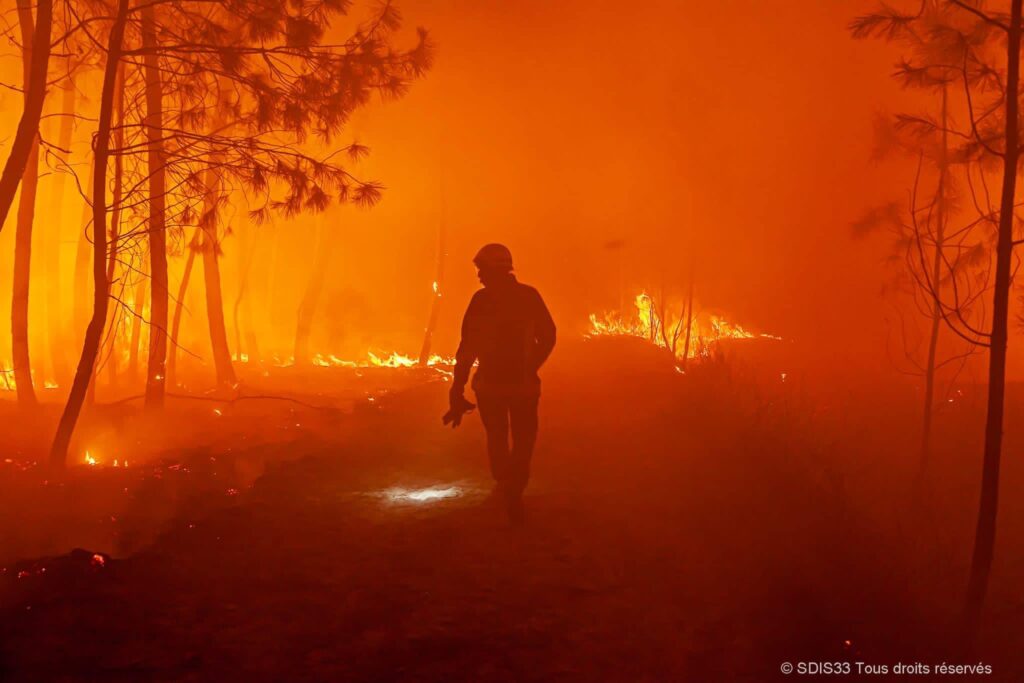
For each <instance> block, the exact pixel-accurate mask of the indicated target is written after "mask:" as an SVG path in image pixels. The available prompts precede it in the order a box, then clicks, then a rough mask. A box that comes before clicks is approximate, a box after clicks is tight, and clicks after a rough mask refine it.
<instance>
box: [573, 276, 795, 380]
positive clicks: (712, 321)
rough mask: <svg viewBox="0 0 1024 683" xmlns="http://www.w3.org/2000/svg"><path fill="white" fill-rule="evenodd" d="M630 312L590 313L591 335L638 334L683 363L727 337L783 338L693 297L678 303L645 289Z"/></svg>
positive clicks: (706, 354)
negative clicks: (731, 317)
mask: <svg viewBox="0 0 1024 683" xmlns="http://www.w3.org/2000/svg"><path fill="white" fill-rule="evenodd" d="M633 304H634V308H633V309H632V310H629V311H613V312H606V313H603V314H601V315H597V314H591V315H590V329H589V331H588V333H587V336H588V337H603V336H612V337H636V338H639V339H645V340H647V341H648V342H649V343H651V344H653V345H655V346H657V347H660V348H662V349H665V350H667V351H669V352H670V353H671V354H672V355H673V356H674V357H675V358H676V359H678V360H679V361H680V363H681V364H683V365H685V364H686V362H687V361H688V360H694V359H696V360H700V359H706V358H709V357H711V356H712V355H714V353H715V352H716V351H717V350H718V347H719V345H720V343H721V342H723V341H725V340H757V339H761V340H771V341H780V340H781V339H782V338H781V337H778V336H775V335H772V334H764V333H754V332H751V331H749V330H747V329H745V328H743V327H742V326H740V325H737V324H735V323H732V322H729V321H728V320H726V319H725V318H724V317H722V316H720V315H716V314H714V313H711V312H709V311H706V310H703V309H701V308H700V307H699V305H697V304H695V303H694V302H693V300H692V298H691V299H690V300H688V301H686V302H682V303H678V304H674V303H670V302H669V301H668V300H667V298H664V297H655V296H653V295H651V294H648V293H646V292H641V293H640V294H638V295H637V296H636V297H635V298H634V300H633Z"/></svg>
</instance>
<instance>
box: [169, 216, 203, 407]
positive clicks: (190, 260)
mask: <svg viewBox="0 0 1024 683" xmlns="http://www.w3.org/2000/svg"><path fill="white" fill-rule="evenodd" d="M198 249H199V230H198V229H197V230H196V231H195V233H193V235H192V239H191V240H189V244H188V257H187V258H186V259H185V272H184V273H182V274H181V284H180V285H178V298H177V300H176V301H175V302H174V317H173V318H172V320H171V348H170V349H168V351H167V382H168V384H170V386H172V387H173V386H175V383H176V382H177V381H178V379H177V377H178V331H179V330H180V329H181V311H182V309H183V308H185V293H186V292H188V283H189V281H190V280H191V279H192V266H193V265H195V262H196V251H198Z"/></svg>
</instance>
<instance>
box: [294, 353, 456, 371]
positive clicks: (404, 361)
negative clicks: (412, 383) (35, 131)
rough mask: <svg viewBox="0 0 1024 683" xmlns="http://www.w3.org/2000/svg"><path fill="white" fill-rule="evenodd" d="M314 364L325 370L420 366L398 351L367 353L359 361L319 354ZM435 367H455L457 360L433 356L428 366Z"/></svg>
mask: <svg viewBox="0 0 1024 683" xmlns="http://www.w3.org/2000/svg"><path fill="white" fill-rule="evenodd" d="M313 364H314V365H319V366H320V367H323V368H329V367H340V368H412V367H416V366H417V365H419V359H417V358H413V357H412V356H408V355H406V354H404V353H399V352H397V351H392V352H391V353H389V354H386V355H385V354H381V355H377V354H376V353H374V352H373V351H367V353H366V358H365V359H364V360H358V361H354V360H346V359H344V358H339V357H338V356H335V355H334V354H323V353H318V354H316V355H315V356H313ZM435 365H455V359H454V358H448V357H445V356H439V355H437V354H433V355H431V356H430V358H429V359H427V366H428V367H431V366H435Z"/></svg>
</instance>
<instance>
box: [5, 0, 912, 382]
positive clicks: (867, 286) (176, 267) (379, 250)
mask: <svg viewBox="0 0 1024 683" xmlns="http://www.w3.org/2000/svg"><path fill="white" fill-rule="evenodd" d="M870 6H871V5H870V3H864V2H858V3H822V2H816V1H813V0H803V1H800V2H786V3H768V4H766V3H760V2H754V1H752V0H742V1H741V0H730V1H728V2H713V3H678V2H667V1H661V2H653V3H644V4H641V5H637V6H633V7H629V8H623V6H622V5H621V3H612V2H598V3H594V2H586V3H584V2H577V1H573V2H562V3H550V2H543V1H540V0H528V1H527V0H522V1H517V2H508V3H471V2H456V1H454V0H444V1H427V0H418V1H417V0H407V1H406V2H404V3H402V4H401V9H402V12H403V15H404V18H405V23H406V28H405V29H404V31H405V33H406V34H407V37H409V40H410V41H411V36H412V32H413V29H414V28H415V27H416V26H424V27H426V28H428V29H429V30H430V32H431V35H432V36H433V39H434V41H435V42H436V44H437V59H436V62H435V64H434V67H433V68H432V69H431V71H430V72H429V73H428V74H427V76H426V78H425V79H423V80H420V81H417V82H415V83H413V85H412V88H411V90H410V91H409V93H408V94H407V95H406V96H405V97H403V98H401V99H398V100H395V101H390V102H384V103H375V104H374V105H373V106H371V107H369V108H366V109H364V110H360V111H359V112H357V114H356V115H355V117H354V118H353V120H352V122H351V125H350V126H349V128H348V131H347V135H343V137H342V139H341V140H340V141H339V142H343V143H347V142H348V141H349V140H351V139H356V140H359V141H360V142H361V143H363V144H366V145H368V146H369V147H370V149H371V153H370V156H369V157H368V158H367V159H366V160H364V161H362V162H360V163H359V164H358V165H357V166H355V167H354V170H355V172H356V174H357V175H358V176H360V177H361V178H365V179H374V180H379V181H380V182H382V183H383V184H384V185H385V186H386V188H387V189H386V191H385V194H384V199H383V201H382V202H381V203H380V204H379V205H378V206H376V207H374V208H373V209H370V210H358V209H355V208H351V207H344V208H341V209H338V208H332V209H330V210H329V211H328V212H327V213H326V214H325V215H323V216H322V217H319V218H317V217H311V216H308V215H303V216H300V217H298V218H296V219H291V220H288V219H284V218H281V217H276V218H275V219H274V220H273V222H272V223H271V224H268V225H264V226H261V227H258V228H255V230H253V231H252V232H251V233H250V234H251V235H253V236H255V238H256V239H257V240H258V241H259V247H258V248H257V250H256V252H255V256H254V260H253V265H252V271H251V272H252V273H253V282H252V285H251V287H252V295H253V301H257V302H259V303H258V304H257V306H256V311H255V313H254V327H255V329H256V331H257V332H258V336H259V338H260V339H261V344H262V345H263V346H264V348H265V349H267V350H273V351H274V352H275V353H276V354H277V355H279V356H280V357H281V358H287V357H288V356H289V354H290V353H291V351H292V344H293V340H294V330H295V316H296V307H297V302H298V301H299V300H300V298H301V294H302V291H303V289H304V287H305V286H306V281H307V279H308V273H309V265H310V263H311V259H310V254H311V252H313V251H316V250H317V246H316V244H317V242H316V230H315V226H316V225H318V221H325V222H326V225H328V226H330V227H331V228H332V229H334V230H337V231H338V232H337V240H338V242H337V251H336V253H335V254H334V256H333V262H332V264H331V268H330V270H329V275H328V281H327V282H326V284H325V291H324V297H323V298H322V300H321V304H320V308H319V313H318V316H317V321H316V322H315V323H314V329H313V343H312V346H313V348H314V350H316V351H320V352H323V353H332V354H339V355H342V356H347V357H356V356H361V355H362V354H364V353H365V352H366V351H367V350H378V351H381V350H383V351H391V350H396V349H397V350H400V351H402V352H404V353H409V354H415V353H416V351H417V349H418V347H419V343H420V339H421V334H422V329H423V327H424V325H425V323H426V318H427V314H428V306H429V302H430V297H431V286H432V282H433V281H434V279H435V271H436V262H435V254H436V250H437V239H438V238H437V232H438V227H439V225H440V224H441V222H442V221H443V223H444V225H445V228H446V230H447V236H448V239H447V241H448V249H447V251H448V260H447V263H446V280H445V282H444V284H443V295H444V297H443V303H444V305H443V307H442V310H441V318H440V324H439V326H438V333H437V337H436V347H435V350H436V351H438V352H440V353H442V354H448V353H451V351H452V350H453V348H454V345H455V342H456V336H455V335H456V333H457V327H458V320H459V316H460V315H461V313H462V309H463V307H464V305H465V303H466V301H467V300H468V297H469V296H470V294H471V292H472V291H473V289H474V288H475V287H476V286H477V283H476V281H475V273H474V271H473V268H472V266H471V263H470V260H471V257H472V254H473V253H474V251H475V250H476V249H477V248H478V247H479V246H480V245H481V244H483V243H485V242H489V241H502V242H505V243H507V244H508V245H509V246H510V247H511V248H512V251H513V253H514V254H515V257H516V260H517V270H518V272H519V274H520V277H521V278H522V279H523V280H525V281H528V282H530V283H532V284H535V285H536V286H538V287H539V288H540V289H541V291H543V292H544V293H545V296H546V298H547V299H548V303H549V306H550V307H551V309H552V311H553V313H554V315H555V318H556V320H558V322H559V323H560V328H561V330H562V332H563V334H574V335H575V334H582V333H583V332H585V331H586V329H587V326H588V316H589V314H590V313H593V312H599V311H604V310H609V309H615V308H619V307H620V305H621V304H622V303H623V302H624V303H625V304H626V305H627V306H628V305H629V303H630V302H631V301H632V299H633V297H634V296H635V295H636V294H637V293H639V292H640V291H642V290H645V289H652V288H662V289H664V290H667V291H669V292H676V293H681V292H682V291H684V289H685V287H686V283H687V278H688V273H689V268H690V263H691V258H692V259H693V261H695V263H696V278H695V280H696V291H697V297H698V299H699V301H701V302H702V305H704V306H707V307H709V308H710V309H714V310H716V311H720V312H722V313H724V314H725V315H727V316H728V319H729V320H731V321H734V322H736V323H737V324H741V325H743V326H744V327H746V328H749V329H751V330H754V331H756V332H768V333H772V334H777V335H780V336H782V337H784V338H785V339H788V340H793V341H795V342H796V343H799V344H801V345H802V346H803V349H802V353H805V354H812V353H813V352H814V349H815V348H819V347H821V346H823V345H824V342H825V340H827V342H828V343H827V346H828V351H827V352H825V351H822V354H826V353H827V355H828V356H829V357H831V356H833V355H836V354H838V355H840V356H843V357H844V358H846V359H848V360H847V361H846V362H849V363H853V364H855V365H860V366H863V365H868V366H883V367H886V366H887V361H886V351H885V347H886V344H885V340H886V334H887V332H886V330H887V326H886V319H887V317H891V311H890V307H889V305H888V304H887V303H886V301H885V299H884V298H883V297H882V295H881V289H882V285H883V283H884V281H885V279H886V277H887V276H886V272H885V266H884V260H885V258H886V257H887V255H888V253H889V252H888V246H887V245H886V244H885V243H883V241H880V240H866V241H855V240H853V239H852V237H851V230H850V224H851V223H852V222H853V221H854V220H855V219H856V218H857V217H858V216H859V215H860V214H862V213H863V212H864V211H865V210H866V209H868V208H870V207H871V206H873V205H877V204H880V203H882V202H885V201H891V200H894V199H900V200H903V199H904V198H905V196H906V191H907V190H906V188H907V187H908V186H909V184H910V182H911V181H912V176H913V165H912V164H911V163H910V162H909V161H906V160H904V161H886V162H884V163H872V162H871V155H872V147H873V142H872V138H873V133H872V127H873V121H874V119H875V116H876V115H877V114H878V113H879V112H883V111H890V112H891V111H894V110H898V109H900V108H901V107H903V108H911V109H912V108H913V106H914V105H913V102H912V100H911V95H909V94H907V93H906V92H904V91H901V90H900V88H899V87H898V85H897V84H896V83H894V82H893V80H892V79H891V78H890V77H889V74H890V72H891V70H892V63H893V62H894V60H895V58H896V56H897V54H898V53H897V52H895V51H891V50H888V49H887V48H884V47H883V46H880V45H877V44H876V45H872V46H871V47H870V49H869V47H868V46H867V45H865V44H864V43H860V42H857V41H854V40H851V39H850V37H849V34H848V31H847V28H846V25H847V23H848V22H849V20H850V19H851V17H852V16H854V15H855V14H857V13H858V12H860V11H863V10H865V9H867V8H869V7H870ZM19 69H20V58H19V56H18V55H17V54H16V53H15V52H13V50H12V51H10V54H8V55H7V59H6V60H5V62H4V64H3V71H4V73H5V74H6V75H7V80H9V81H11V82H13V83H18V82H19V81H20V73H19V72H18V70H19ZM93 85H94V84H93V82H92V81H91V80H89V81H88V82H87V83H82V84H81V85H80V90H81V91H82V95H84V96H86V97H89V96H90V89H91V88H92V87H93ZM59 101H60V98H59V96H53V97H51V98H50V99H49V101H48V105H47V107H48V110H50V111H53V109H54V108H55V107H57V106H59ZM0 107H2V117H3V122H4V124H5V125H6V126H8V129H12V128H13V121H14V120H15V118H14V117H16V116H17V114H18V113H19V112H20V94H19V93H17V92H12V91H6V92H5V93H4V94H3V95H2V97H0ZM89 115H90V117H91V115H92V114H91V112H90V114H89ZM55 121H56V119H53V120H51V121H49V122H47V121H44V126H49V127H50V128H51V130H50V131H49V132H48V133H44V134H46V135H48V136H49V137H50V138H51V139H52V138H55V136H56V132H55V129H56V126H57V124H56V122H55ZM93 125H94V124H93V121H92V120H91V118H90V120H83V121H81V122H80V123H79V125H78V126H77V130H76V135H75V144H74V150H75V154H76V156H77V163H79V164H81V165H80V166H78V168H79V169H80V171H79V173H80V175H81V176H82V180H81V182H83V183H84V182H85V177H86V175H87V173H86V171H85V168H86V166H85V164H84V163H83V161H84V160H85V158H86V154H85V152H86V151H87V149H88V139H89V135H91V132H92V128H93ZM47 172H48V170H47ZM51 182H52V176H50V177H48V178H44V179H43V181H42V182H41V183H40V200H39V202H38V209H37V211H38V212H39V216H40V218H39V220H43V221H45V220H46V217H47V215H48V212H49V211H52V201H51V200H50V195H49V194H48V193H49V192H51V189H50V187H51V186H50V185H49V183H51ZM68 187H69V188H70V187H71V184H69V185H68ZM81 207H82V203H81V200H80V199H79V198H78V197H77V196H72V195H71V193H68V195H67V196H66V197H65V202H64V208H63V221H64V222H65V223H67V229H66V230H65V231H64V233H63V235H64V237H63V240H62V245H61V257H60V258H61V268H62V271H63V273H65V274H66V275H65V276H64V278H65V279H64V281H63V283H62V291H63V293H64V294H63V297H62V300H61V301H60V303H59V306H60V307H61V309H62V310H63V311H64V316H65V318H66V319H68V320H69V321H70V316H71V313H70V306H71V304H70V301H71V299H72V293H71V283H70V280H71V276H70V273H71V272H72V270H73V261H74V253H75V245H76V242H77V239H78V238H77V235H78V234H79V232H80V228H79V227H78V222H79V220H78V217H79V216H80V214H81ZM442 207H443V208H442ZM12 216H13V214H12ZM231 221H232V229H233V232H234V234H232V235H231V236H229V237H228V238H227V239H226V240H225V241H224V243H223V245H222V249H223V264H224V265H223V271H224V272H223V277H224V292H225V294H224V296H225V307H226V312H225V315H226V318H227V324H228V327H229V330H228V334H229V338H230V339H231V340H234V338H235V335H234V331H233V313H232V307H233V302H234V300H235V297H236V294H237V290H238V282H239V274H240V272H241V269H242V266H241V263H242V258H241V255H240V254H241V251H242V245H241V240H240V233H241V232H243V231H244V230H249V229H250V225H249V222H248V218H247V215H246V211H245V209H244V208H239V209H238V210H237V211H236V212H235V213H234V215H233V216H232V218H231ZM8 223H9V225H8V226H7V229H5V230H4V231H3V233H2V235H0V267H2V268H3V271H2V272H4V273H8V276H5V278H4V281H3V289H2V290H0V291H2V292H3V293H2V294H0V316H2V317H3V318H4V319H7V318H8V316H9V307H10V295H9V287H10V284H9V283H10V277H9V273H10V270H11V262H12V261H11V259H12V251H13V236H14V230H13V229H12V226H13V218H12V219H10V220H9V221H8ZM37 232H38V231H37ZM691 254H692V255H691ZM183 262H184V258H183V257H182V256H181V252H180V245H179V251H178V253H177V255H176V256H175V255H172V258H171V265H170V267H171V284H172V288H174V287H175V286H176V282H177V281H178V280H180V277H181V272H182V269H183ZM37 263H38V259H37V258H36V257H34V260H33V270H34V273H33V287H34V290H33V293H34V296H33V299H32V306H33V309H32V310H33V318H32V339H33V345H34V346H33V355H34V356H36V357H43V356H44V355H45V354H44V353H43V352H42V350H41V349H42V346H41V345H42V344H43V343H44V342H43V341H41V340H40V339H39V336H40V332H39V330H40V329H41V327H42V323H41V321H42V317H41V310H42V308H41V307H43V306H44V305H45V302H44V300H43V296H42V292H43V281H42V278H43V277H44V275H43V273H42V270H41V268H40V267H39V266H38V265H37ZM203 306H204V302H203V300H202V296H201V288H200V287H192V288H191V291H190V294H189V297H188V298H187V300H186V312H185V315H184V321H183V323H182V343H183V344H184V346H185V347H186V348H187V349H188V350H189V351H191V352H194V353H196V354H198V356H200V357H202V358H203V360H204V363H206V364H209V363H210V351H209V341H208V334H207V332H206V322H205V314H204V308H203ZM890 322H891V321H890ZM80 335H81V331H74V332H73V333H71V332H69V334H68V335H67V338H66V339H64V340H63V343H65V344H68V345H69V347H74V348H73V351H72V352H70V353H69V356H75V357H76V354H77V351H78V349H77V344H78V343H79V342H78V340H79V339H80ZM0 337H5V336H0ZM9 346H10V341H9V339H7V338H2V339H0V358H7V357H9V356H10V351H9ZM232 350H233V351H236V352H237V350H236V349H234V348H233V349H232Z"/></svg>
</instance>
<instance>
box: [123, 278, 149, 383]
mask: <svg viewBox="0 0 1024 683" xmlns="http://www.w3.org/2000/svg"><path fill="white" fill-rule="evenodd" d="M147 291H149V290H148V288H147V287H146V280H145V278H139V281H138V283H137V284H136V285H135V296H134V297H133V299H134V300H133V303H134V304H135V311H134V315H132V337H131V348H130V349H129V350H128V373H129V374H130V375H131V376H132V377H137V376H138V373H139V351H140V346H141V344H142V316H143V313H144V312H145V310H146V292H147Z"/></svg>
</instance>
